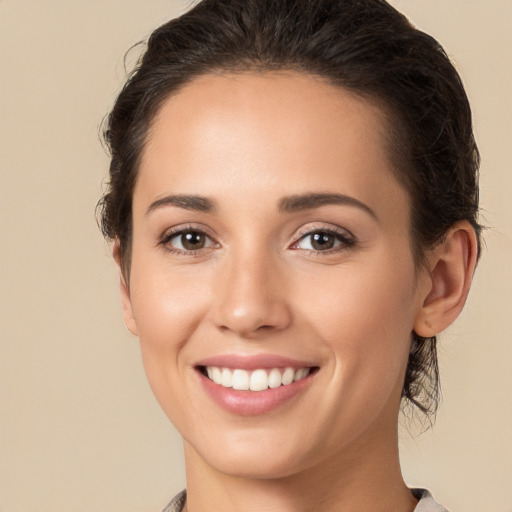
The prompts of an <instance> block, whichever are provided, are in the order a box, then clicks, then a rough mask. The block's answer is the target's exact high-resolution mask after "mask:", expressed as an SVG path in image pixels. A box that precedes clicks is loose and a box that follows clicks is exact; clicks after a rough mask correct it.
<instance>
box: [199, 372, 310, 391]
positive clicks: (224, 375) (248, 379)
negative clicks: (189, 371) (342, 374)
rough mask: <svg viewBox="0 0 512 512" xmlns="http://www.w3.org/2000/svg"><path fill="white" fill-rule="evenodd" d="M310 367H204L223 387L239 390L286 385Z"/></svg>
mask: <svg viewBox="0 0 512 512" xmlns="http://www.w3.org/2000/svg"><path fill="white" fill-rule="evenodd" d="M310 370H311V368H298V369H294V368H272V369H270V370H264V369H258V370H253V371H252V372H251V371H247V370H242V369H240V368H237V369H234V370H231V369H229V368H218V367H216V366H208V367H206V373H207V375H208V378H209V379H210V380H212V381H213V382H215V384H220V385H221V386H223V387H225V388H233V389H236V390H239V391H248V390H250V391H263V390H265V389H268V388H270V389H275V388H278V387H280V386H288V385H289V384H291V383H292V382H296V381H298V380H301V379H304V378H305V377H307V376H308V375H309V372H310Z"/></svg>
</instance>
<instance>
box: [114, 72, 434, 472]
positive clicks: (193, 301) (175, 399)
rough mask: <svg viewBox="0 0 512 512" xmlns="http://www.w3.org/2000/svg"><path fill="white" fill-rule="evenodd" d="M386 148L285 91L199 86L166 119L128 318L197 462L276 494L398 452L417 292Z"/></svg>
mask: <svg viewBox="0 0 512 512" xmlns="http://www.w3.org/2000/svg"><path fill="white" fill-rule="evenodd" d="M385 132H386V125H385V122H384V119H383V116H382V115H381V113H380V111H379V110H378V109H377V108H376V107H375V106H373V105H371V104H369V103H366V102H364V101H362V100H361V99H358V98H356V97H354V96H353V95H351V94H350V93H348V92H345V91H344V90H343V89H340V88H336V87H333V86H330V85H327V84H325V83H322V82H320V81H319V80H315V79H313V78H310V77H307V76H303V75H299V74H291V73H290V74H239V75H230V76H216V77H213V76H205V77H203V78H200V79H198V80H196V81H195V82H194V83H192V84H190V85H187V86H186V87H185V88H184V89H182V90H181V91H180V92H179V93H178V94H176V95H174V96H173V97H171V98H170V99H168V100H167V101H166V103H164V105H163V107H162V108H161V110H160V112H159V114H158V115H157V117H156V119H155V120H154V124H153V125H152V128H151V130H150V134H149V136H148V140H147V145H146V148H145V151H144V153H143V156H142V161H141V165H140V171H139V176H138V180H137V184H136V187H135V191H134V197H133V247H132V262H131V274H130V279H129V280H130V289H129V292H128V290H127V289H126V288H123V293H124V299H123V300H124V305H125V315H126V318H127V323H128V325H129V326H131V328H132V330H133V331H137V332H138V334H139V336H140V343H141V349H142V356H143V361H144V366H145V370H146V372H147V375H148V378H149V382H150V384H151V387H152V389H153V391H154V393H155V395H156V397H157V399H158V401H159V403H160V404H161V406H162V407H163V409H164V411H165V412H166V414H167V415H168V416H169V418H170V419H171V421H172V422H173V423H174V424H175V426H176V427H177V429H178V430H179V431H180V432H181V434H182V436H183V437H184V439H185V441H186V444H185V446H186V451H187V454H189V455H190V458H191V459H192V458H195V460H198V461H201V463H204V464H206V465H207V466H208V467H210V468H213V469H215V470H219V471H222V472H225V473H229V474H235V475H245V476H255V477H258V476H261V477H266V478H269V477H270V478H271V477H279V476H285V475H290V474H293V473H297V472H300V471H303V470H306V469H310V468H312V467H313V466H317V465H318V464H325V465H326V466H325V467H328V466H329V463H336V461H339V460H340V458H343V457H351V454H352V455H353V454H358V456H364V453H365V451H375V449H376V447H378V448H379V449H382V447H383V446H384V445H386V444H388V445H389V443H391V444H393V443H396V439H395V436H396V434H395V429H396V422H397V412H398V406H399V401H400V393H401V389H402V384H403V379H404V372H405V368H406V363H407V358H408V353H409V344H410V338H411V331H412V329H413V324H414V321H415V318H416V316H417V315H418V311H419V309H420V308H421V303H422V296H424V293H423V292H424V290H422V287H423V288H424V286H422V285H421V283H420V282H417V279H416V277H417V276H416V272H415V267H414V263H413V257H412V253H411V241H410V236H409V223H410V219H409V207H408V198H407V195H406V192H405V191H404V189H403V188H402V187H401V186H400V184H399V183H398V182H397V181H396V179H395V177H394V175H393V171H392V168H391V164H390V159H389V156H388V153H387V148H386V142H385ZM132 319H133V320H132ZM208 375H209V376H208ZM294 378H295V379H296V380H295V381H293V379H294ZM212 379H213V380H212ZM290 380H291V382H290ZM283 383H284V384H283ZM233 386H235V388H241V389H234V388H233ZM247 386H249V387H251V386H252V387H253V388H254V390H250V389H249V390H247V389H244V388H247Z"/></svg>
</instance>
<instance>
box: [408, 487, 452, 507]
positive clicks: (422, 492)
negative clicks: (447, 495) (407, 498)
mask: <svg viewBox="0 0 512 512" xmlns="http://www.w3.org/2000/svg"><path fill="white" fill-rule="evenodd" d="M411 492H412V494H413V496H414V497H415V498H416V499H417V500H418V504H417V505H416V508H415V509H414V512H448V510H447V509H445V508H444V507H443V506H442V505H439V503H437V501H435V500H434V498H433V496H432V494H430V492H429V491H427V490H426V489H411Z"/></svg>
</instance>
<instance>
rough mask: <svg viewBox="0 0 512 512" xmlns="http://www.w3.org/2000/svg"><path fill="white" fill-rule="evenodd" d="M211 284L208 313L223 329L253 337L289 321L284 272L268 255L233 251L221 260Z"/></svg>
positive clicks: (280, 328) (282, 327) (285, 324)
mask: <svg viewBox="0 0 512 512" xmlns="http://www.w3.org/2000/svg"><path fill="white" fill-rule="evenodd" d="M215 288H216V290H214V294H215V299H214V305H213V307H212V309H211V314H212V318H213V321H214V323H215V324H216V326H217V327H218V328H219V329H221V330H223V331H231V332H233V333H235V334H237V335H238V336H240V337H243V338H257V337H259V336H261V335H262V334H263V333H265V332H273V331H280V330H283V329H286V328H287V327H288V326H289V325H290V323H291V320H292V315H291V310H290V305H289V303H288V300H287V299H288V297H287V293H286V290H287V286H286V276H285V272H283V271H282V269H280V268H279V265H278V264H277V262H276V261H272V258H270V257H264V256H262V255H258V254H255V255H251V256H247V257H240V256H239V257H236V256H234V255H233V257H232V258H228V259H227V260H226V261H224V262H223V264H222V271H220V272H219V273H218V276H217V281H216V287H215Z"/></svg>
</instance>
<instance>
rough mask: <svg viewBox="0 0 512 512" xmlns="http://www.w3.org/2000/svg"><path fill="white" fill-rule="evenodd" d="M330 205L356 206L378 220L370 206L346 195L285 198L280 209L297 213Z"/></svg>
mask: <svg viewBox="0 0 512 512" xmlns="http://www.w3.org/2000/svg"><path fill="white" fill-rule="evenodd" d="M330 204H334V205H343V206H355V207H356V208H360V209H361V210H363V211H365V212H366V213H368V214H369V215H370V216H371V217H372V218H373V219H375V220H378V217H377V214H376V213H375V212H374V211H373V210H372V209H371V208H370V207H369V206H367V205H366V204H364V203H363V202H361V201H359V199H356V198H355V197H351V196H346V195H344V194H332V193H311V194H301V195H294V196H289V197H283V198H282V199H281V201H280V203H279V209H280V210H281V211H284V212H296V211H301V210H309V209H313V208H320V207H321V206H324V205H330Z"/></svg>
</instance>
